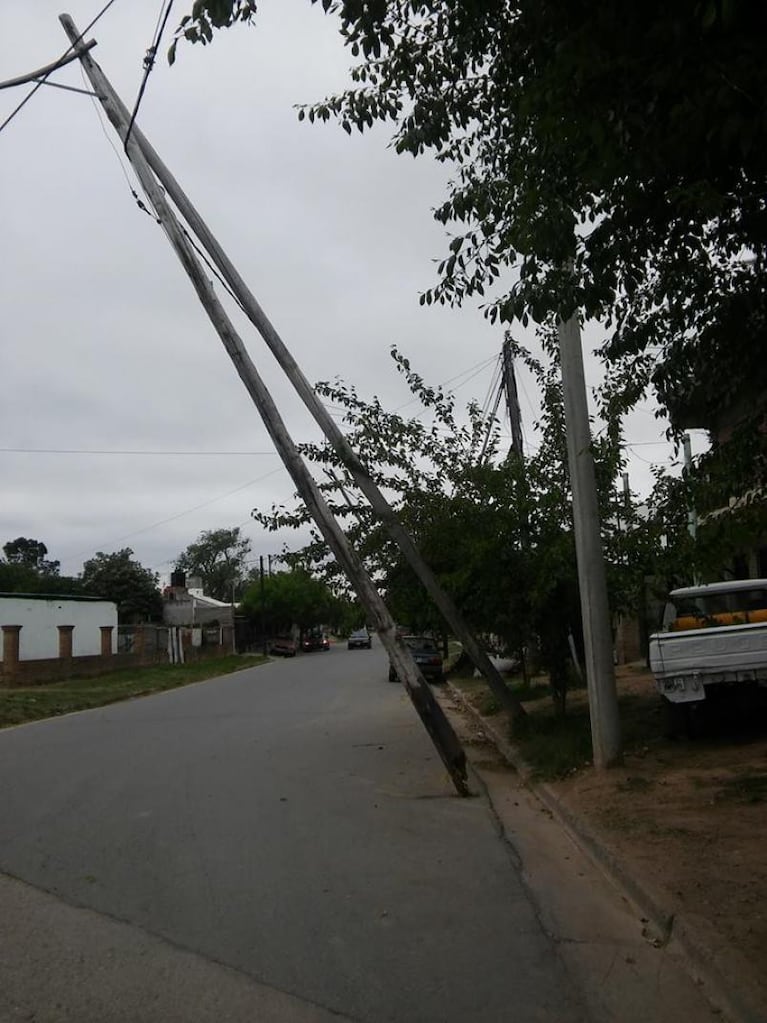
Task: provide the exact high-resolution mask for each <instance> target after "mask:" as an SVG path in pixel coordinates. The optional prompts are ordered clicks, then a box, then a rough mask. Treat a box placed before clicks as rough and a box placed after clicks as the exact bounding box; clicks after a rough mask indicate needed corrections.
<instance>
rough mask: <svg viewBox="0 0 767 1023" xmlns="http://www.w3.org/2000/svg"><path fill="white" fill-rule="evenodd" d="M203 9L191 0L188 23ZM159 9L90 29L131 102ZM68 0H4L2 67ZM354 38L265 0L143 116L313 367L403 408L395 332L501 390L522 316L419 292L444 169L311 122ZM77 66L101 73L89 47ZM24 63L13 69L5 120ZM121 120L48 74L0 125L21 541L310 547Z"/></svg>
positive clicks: (466, 383)
mask: <svg viewBox="0 0 767 1023" xmlns="http://www.w3.org/2000/svg"><path fill="white" fill-rule="evenodd" d="M101 6H103V3H102V0H69V13H70V14H71V15H72V16H73V18H74V20H75V23H76V24H77V25H78V27H79V28H84V26H85V25H86V24H87V23H88V22H89V21H90V20H91V18H92V17H93V16H94V15H95V13H96V12H97V11H98V10H99V8H100V7H101ZM189 8H191V0H177V2H176V5H175V7H174V9H173V13H172V15H171V23H172V24H173V25H174V26H175V24H176V23H177V21H178V20H179V18H180V17H181V15H182V14H184V13H186V12H187V10H188V9H189ZM159 9H160V2H159V0H116V3H115V4H114V5H113V7H112V8H111V9H110V11H109V12H108V13H107V14H106V15H105V16H104V17H103V18H102V20H101V21H100V22H99V23H98V24H97V25H96V26H95V27H94V29H93V31H92V32H91V33H89V37H93V38H95V39H96V40H97V41H98V46H97V47H96V49H95V50H94V51H93V56H94V57H95V59H96V60H97V61H98V62H99V63H100V65H101V67H102V69H103V70H104V72H105V73H106V74H107V76H108V77H109V78H110V79H111V81H112V83H113V84H114V86H115V87H116V89H117V90H118V92H119V93H120V94H121V95H122V97H123V99H124V101H125V102H126V104H127V105H128V106H129V107H131V106H132V105H133V101H134V99H135V96H136V92H137V89H138V85H139V82H140V78H141V74H142V60H143V57H144V53H145V50H146V48H147V47H148V45H149V43H150V42H151V38H152V35H153V32H154V28H155V24H156V21H157V16H158V12H159ZM60 12H61V0H34V2H33V3H31V2H29V0H3V3H2V10H1V11H0V79H2V80H7V79H9V78H12V77H15V76H16V75H19V74H23V73H25V72H27V71H30V70H32V69H34V68H37V67H40V66H42V65H43V64H46V63H49V62H50V61H51V60H54V59H55V58H56V57H58V56H59V55H60V54H61V53H62V52H63V51H64V49H66V45H67V40H66V37H65V35H64V32H63V30H62V28H61V27H60V25H59V23H58V14H59V13H60ZM169 39H170V32H168V35H167V37H166V40H165V42H164V44H163V51H165V49H166V44H167V42H168V41H169ZM349 63H350V55H349V54H348V53H347V52H346V51H344V49H343V47H342V45H341V40H340V37H339V36H338V34H337V29H336V23H335V22H334V20H333V19H332V18H331V17H327V16H324V15H323V14H322V12H321V10H320V9H318V8H317V7H313V6H311V5H310V4H309V2H308V0H279V2H278V0H264V3H263V5H262V11H261V13H260V14H259V18H258V23H257V25H256V27H255V28H238V29H236V30H232V31H229V32H223V33H220V34H219V36H218V37H217V38H216V39H215V41H214V44H213V45H212V46H209V47H200V46H195V47H191V46H184V45H182V46H181V47H180V49H179V56H178V60H177V62H176V64H175V65H174V67H173V68H169V67H168V65H167V62H166V60H165V58H164V52H163V56H162V57H161V58H160V59H158V61H157V64H156V67H155V70H154V72H153V73H152V75H151V76H150V79H149V84H148V88H147V92H146V94H145V97H144V101H143V104H142V107H141V114H140V117H139V123H140V124H141V126H142V129H143V130H144V132H145V134H146V135H147V136H148V137H149V139H150V140H151V141H152V143H153V144H154V146H155V148H156V149H157V150H158V151H159V153H160V155H161V156H162V157H163V159H164V160H165V162H166V163H167V164H168V165H169V166H170V168H171V169H172V170H173V172H174V174H175V176H176V177H177V179H178V180H179V181H180V182H181V184H182V185H183V187H184V188H185V189H186V190H187V192H188V193H189V195H190V197H191V198H192V200H193V202H194V203H195V204H196V205H197V207H198V209H199V210H200V211H201V213H202V214H203V216H204V217H205V218H206V220H207V221H208V224H209V225H210V227H211V228H212V229H213V231H214V233H215V234H216V235H217V236H218V238H219V240H220V242H221V243H222V244H223V245H224V247H225V248H226V249H227V251H228V253H229V255H230V256H231V258H232V259H233V260H234V262H235V264H236V265H237V266H238V268H239V270H240V272H241V274H242V276H243V277H244V278H245V279H246V280H247V281H248V283H249V285H250V287H251V289H252V290H253V292H254V293H255V295H256V297H257V298H258V299H259V301H260V302H261V305H262V306H263V307H264V309H265V310H266V312H267V314H268V315H269V316H270V318H271V319H272V321H273V323H274V324H275V325H276V327H277V329H278V330H279V331H280V333H281V335H282V337H283V339H284V341H285V342H286V343H287V345H288V347H289V348H290V349H291V350H292V352H293V354H294V355H295V356H296V358H297V359H298V361H299V363H300V364H301V366H302V367H303V369H304V371H305V373H306V374H307V376H308V377H309V379H310V380H313V381H316V380H321V379H330V378H333V377H335V376H337V375H338V376H341V377H343V378H344V379H345V380H346V381H348V382H351V383H354V385H355V386H356V387H357V389H358V391H359V392H360V393H361V394H363V395H372V394H377V395H378V396H379V397H380V398H381V400H382V402H383V403H384V404H385V405H387V406H389V407H392V408H395V407H398V406H400V405H402V404H403V403H404V402H406V401H407V400H408V397H409V392H408V391H407V389H406V388H405V386H404V384H403V383H402V381H401V380H400V379H399V378H398V376H397V374H396V372H395V370H394V367H393V364H392V362H391V359H390V357H389V354H388V353H389V348H390V346H391V345H392V344H396V345H397V346H398V347H399V348H400V349H401V351H403V352H404V353H405V354H406V355H407V356H408V357H409V358H410V360H411V362H412V364H413V366H414V368H415V369H417V370H418V371H419V372H420V373H421V374H422V375H423V376H424V377H425V378H426V380H427V381H428V382H429V383H433V384H437V383H442V382H444V381H448V380H451V379H453V378H456V379H455V381H454V385H453V386H455V387H456V395H457V396H458V397H459V398H460V400H461V402H466V401H468V400H469V399H471V398H476V399H477V400H478V401H479V402H480V403H482V401H483V400H484V398H485V396H486V394H487V391H488V388H489V385H490V382H491V376H492V373H493V369H494V359H495V357H496V355H497V354H498V352H499V349H500V345H501V342H502V340H503V333H502V330H501V329H499V328H498V327H495V328H493V327H490V326H489V325H488V324H487V323H486V321H485V320H484V319H483V317H482V315H481V313H480V312H479V311H478V310H477V309H476V307H471V308H466V309H463V310H461V311H455V310H445V309H441V308H438V309H434V308H430V309H426V308H421V307H420V306H419V304H418V295H419V292H420V291H421V290H423V289H424V288H426V287H428V286H430V285H431V284H433V283H434V280H435V277H434V266H433V262H432V261H433V260H434V259H435V258H438V257H439V258H441V257H442V256H443V255H444V252H445V248H446V242H445V240H444V234H443V230H442V228H441V227H440V226H439V225H437V224H435V223H434V221H433V220H432V217H431V209H432V208H433V207H434V206H435V205H436V204H437V203H438V202H439V201H440V199H441V197H442V195H443V194H444V186H445V180H446V171H445V169H444V168H441V167H439V166H438V165H436V164H435V163H434V162H433V161H432V160H431V159H430V158H428V157H425V158H423V159H419V160H413V159H412V158H410V157H397V156H395V154H394V153H393V152H392V151H391V150H390V149H388V148H387V141H388V134H387V132H386V131H385V130H384V129H380V130H379V129H376V130H375V131H373V132H371V133H370V134H369V135H366V136H364V137H362V136H359V135H357V134H355V135H354V136H352V137H351V138H350V137H348V136H347V135H346V134H345V133H344V132H343V131H341V129H340V128H339V127H338V126H337V125H335V124H330V125H324V126H309V125H308V123H304V124H300V123H298V121H297V118H296V112H295V110H294V104H296V103H300V102H309V101H313V100H316V99H320V98H322V97H323V96H325V95H326V94H328V93H330V92H333V91H338V90H339V89H340V88H342V87H343V86H344V84H345V82H346V81H347V69H348V66H349ZM54 80H55V81H58V82H62V83H66V84H70V85H74V86H79V87H83V84H84V83H83V80H82V77H81V74H80V71H79V67H78V66H77V65H76V64H73V65H71V66H70V67H68V68H66V69H64V70H62V71H59V72H57V73H56V75H55V77H54ZM26 88H27V87H24V88H23V89H13V90H6V91H3V92H0V120H4V119H5V117H6V116H7V114H8V113H10V111H11V110H12V109H13V107H14V106H15V105H16V104H17V103H18V102H19V101H20V100H21V98H22V97H23V95H24V93H25V91H26ZM99 111H100V108H99ZM110 139H111V140H112V141H113V142H114V140H115V137H114V135H113V133H112V131H111V129H110V128H109V127H108V126H106V127H103V126H102V125H100V122H99V115H98V114H97V111H96V109H95V108H94V102H93V101H92V100H91V99H89V98H88V97H86V96H81V95H77V94H74V93H71V92H64V91H62V90H59V89H54V88H47V87H44V88H42V89H40V90H38V92H37V94H36V95H35V96H34V97H33V98H32V99H31V101H30V102H29V103H28V104H27V105H26V106H25V108H24V109H23V110H22V111H21V112H20V113H19V115H18V116H17V117H16V118H15V119H14V120H13V121H12V122H11V123H10V124H9V125H8V126H7V127H6V128H5V130H4V131H2V133H0V185H1V186H2V187H1V188H0V209H1V210H2V239H3V264H2V265H3V272H2V275H1V276H0V300H1V302H2V328H1V329H2V348H1V349H0V352H1V354H0V360H1V361H0V399H1V406H0V479H1V480H2V503H1V504H0V546H1V545H2V543H4V542H6V540H7V539H12V538H14V537H16V536H19V535H23V536H31V537H34V538H36V539H39V540H43V541H44V542H45V543H46V544H47V546H48V549H49V555H50V556H51V557H52V558H58V559H60V560H61V563H62V572H66V573H76V572H78V571H79V570H80V568H81V566H82V562H83V560H84V559H85V558H87V557H89V556H90V555H92V554H93V553H94V552H95V551H97V550H103V551H111V550H116V549H119V548H121V547H124V546H130V547H132V548H133V549H134V551H135V552H136V556H137V557H138V559H139V560H140V561H141V562H142V563H143V564H145V565H147V566H148V567H152V568H154V569H155V570H157V571H159V572H160V573H161V574H162V575H163V576H164V575H167V573H168V571H169V570H170V567H171V565H172V562H173V560H174V559H175V557H176V556H177V555H178V554H179V552H180V551H181V550H182V549H183V548H184V547H186V546H187V544H189V543H190V542H191V541H192V540H194V539H195V538H196V537H197V535H198V534H199V533H200V531H202V530H204V529H215V528H218V527H222V526H234V525H241V526H242V527H243V531H244V532H245V533H246V535H248V536H249V537H250V538H251V539H252V543H253V554H254V556H255V557H257V556H258V555H259V554H267V553H276V552H278V551H279V550H280V549H281V547H282V545H283V543H284V542H286V541H287V542H288V543H289V544H290V545H292V546H294V545H295V544H296V543H297V540H296V538H295V536H292V535H291V534H284V535H268V534H264V533H263V532H262V531H261V530H260V529H259V528H258V527H257V526H256V525H255V523H253V522H252V520H250V512H251V509H252V508H254V507H259V508H261V509H263V508H267V507H269V505H270V504H271V503H272V502H273V501H277V502H281V501H285V500H288V499H289V498H290V497H291V494H292V492H293V486H292V484H291V481H290V479H289V477H288V475H287V473H286V472H285V470H284V469H283V468H282V466H281V463H280V461H279V458H278V457H277V455H276V454H275V453H274V452H273V449H272V445H271V442H270V441H269V439H268V437H267V435H266V432H265V430H264V428H263V426H262V425H261V422H260V420H259V417H258V414H257V412H256V410H255V409H254V408H253V406H252V405H251V403H250V399H249V398H248V396H247V395H246V393H245V391H244V389H243V387H242V384H241V383H240V381H239V379H238V378H237V376H236V375H235V373H234V370H233V368H232V366H231V364H230V362H229V360H228V357H227V356H226V355H225V353H224V351H223V348H222V347H221V344H220V341H219V340H218V337H217V335H216V334H215V332H214V331H213V329H212V327H211V326H210V324H209V322H208V320H207V318H206V316H205V314H204V312H203V310H202V309H201V307H200V306H199V304H198V302H197V299H196V297H195V295H194V293H193V291H192V288H191V285H190V284H189V281H188V280H187V278H186V276H185V275H184V273H183V271H182V270H181V267H180V265H179V264H178V262H177V260H176V257H175V256H174V254H173V252H172V251H171V249H170V247H169V245H168V243H167V241H166V239H165V236H164V235H163V233H162V231H161V229H160V228H159V227H157V226H156V225H155V224H154V223H153V221H152V220H151V219H150V218H149V217H147V216H146V215H144V214H143V213H141V211H140V210H139V209H138V208H137V206H136V204H135V202H134V200H133V198H132V196H131V193H130V188H129V186H128V183H127V182H126V178H125V175H124V173H123V170H122V169H121V165H120V159H119V158H118V155H117V154H116V153H115V151H114V150H113V148H112V147H111V146H110V141H109V140H110ZM117 148H118V149H119V144H118V146H117ZM123 163H125V160H124V158H123ZM128 172H129V173H130V169H128ZM515 333H516V335H517V336H518V338H519V339H520V340H522V341H523V342H525V343H533V338H532V336H531V335H530V334H529V333H526V332H524V331H522V330H519V331H518V332H515ZM244 339H245V341H246V343H247V344H248V347H249V349H250V351H251V354H252V355H253V357H254V359H255V360H256V362H257V364H258V365H259V368H260V369H261V370H262V372H263V375H264V376H265V378H266V379H267V382H268V383H269V384H270V386H271V387H272V388H273V393H274V394H275V397H276V399H277V402H278V404H279V406H280V408H281V410H282V411H283V415H284V417H285V418H286V420H287V423H288V425H289V428H290V429H291V431H292V432H293V435H294V438H295V439H296V440H299V441H300V440H308V439H314V438H315V437H316V436H317V431H316V429H315V428H314V426H313V423H312V421H311V420H310V419H309V417H308V415H307V414H306V413H305V412H304V410H303V406H302V405H301V404H300V402H299V400H298V398H297V397H295V396H294V395H293V392H292V391H291V390H290V388H289V386H288V385H287V384H286V383H285V382H284V381H283V379H282V377H281V373H280V371H279V370H278V368H277V367H276V365H275V364H274V363H273V360H272V358H271V356H270V355H269V353H268V352H267V351H266V350H265V348H264V347H263V344H262V343H261V341H260V339H259V338H258V336H257V335H256V334H255V332H253V331H252V330H251V331H250V332H249V333H247V334H246V335H245V336H244ZM586 343H587V348H588V347H589V344H591V345H593V344H594V343H595V335H593V334H591V333H587V336H586ZM589 367H590V368H589V374H590V379H591V381H592V383H593V382H596V379H597V376H596V373H597V370H596V363H595V361H594V360H593V359H592V360H590V363H589ZM520 383H521V394H520V398H521V404H522V415H523V423H524V428H525V434H526V437H527V438H529V439H530V441H531V442H534V434H533V429H532V425H533V420H534V416H535V409H536V404H537V396H536V393H535V386H534V384H533V382H532V380H531V379H530V378H529V377H527V376H526V375H525V374H524V373H521V380H520ZM411 408H413V410H415V407H414V406H411ZM504 429H505V430H506V431H507V432H508V425H507V424H506V425H505V426H504ZM663 431H664V426H663V423H662V422H659V421H658V420H657V419H655V418H654V415H653V406H652V404H651V403H648V404H647V405H646V406H645V407H643V408H641V409H639V410H637V412H636V413H635V414H634V415H633V416H632V417H631V420H630V421H629V424H628V428H627V438H628V440H629V441H630V442H631V443H632V445H633V447H632V448H631V449H629V455H630V473H631V483H632V488H633V489H634V490H635V491H638V492H640V493H642V492H646V490H647V488H648V486H649V482H650V463H651V462H664V461H666V460H668V459H669V458H670V457H671V456H672V452H671V449H670V447H669V446H668V445H666V444H664V443H663ZM9 449H13V450H9ZM15 449H20V450H15ZM33 449H42V450H43V451H46V452H49V453H33ZM69 451H75V452H78V453H75V454H72V453H66V452H69ZM93 452H109V453H108V454H100V453H93ZM121 452H137V453H135V454H125V453H121ZM166 452H170V453H166ZM178 452H183V454H179V453H178ZM211 452H213V454H211Z"/></svg>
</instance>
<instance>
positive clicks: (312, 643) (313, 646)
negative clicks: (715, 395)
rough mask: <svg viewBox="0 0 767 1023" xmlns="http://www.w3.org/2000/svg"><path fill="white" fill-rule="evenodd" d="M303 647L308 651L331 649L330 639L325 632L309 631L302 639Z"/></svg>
mask: <svg viewBox="0 0 767 1023" xmlns="http://www.w3.org/2000/svg"><path fill="white" fill-rule="evenodd" d="M301 649H302V650H303V651H305V652H306V653H309V652H311V651H312V650H330V640H329V639H328V637H327V636H326V635H325V633H324V632H307V633H306V635H305V636H304V638H303V639H302V640H301Z"/></svg>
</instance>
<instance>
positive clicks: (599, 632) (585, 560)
mask: <svg viewBox="0 0 767 1023" xmlns="http://www.w3.org/2000/svg"><path fill="white" fill-rule="evenodd" d="M557 332H558V335H559V357H560V363H561V367H562V393H563V399H564V406H565V423H566V426H567V460H568V463H569V467H570V485H571V487H572V491H573V529H574V533H575V552H576V557H577V560H578V587H579V590H580V596H581V618H582V621H583V643H584V648H585V662H586V665H585V666H586V682H587V685H588V694H589V714H590V717H591V746H592V750H593V753H594V766H595V767H596V768H604V767H609V766H610V765H611V764H614V763H616V762H617V761H618V760H620V756H621V729H620V717H619V714H618V697H617V693H616V689H615V667H614V665H613V640H612V628H611V624H610V606H609V603H608V600H607V575H606V572H605V562H604V557H603V554H602V536H601V531H600V519H599V506H598V503H597V484H596V477H595V474H594V459H593V456H592V453H591V430H590V428H589V410H588V404H587V401H586V380H585V377H584V373H583V350H582V348H581V331H580V324H579V322H578V313H577V311H576V312H575V313H574V314H573V315H572V316H571V317H570V319H569V320H567V322H566V323H565V322H562V321H560V323H559V324H558V327H557Z"/></svg>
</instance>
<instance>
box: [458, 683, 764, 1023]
mask: <svg viewBox="0 0 767 1023" xmlns="http://www.w3.org/2000/svg"><path fill="white" fill-rule="evenodd" d="M447 689H448V690H449V692H450V695H451V696H452V697H453V698H454V699H455V700H456V701H457V702H458V703H459V704H460V705H461V707H462V708H463V709H464V710H465V711H466V713H467V714H468V715H469V716H470V717H471V718H472V719H473V720H474V722H475V723H476V724H477V726H478V727H479V728H481V729H482V731H483V732H484V733H485V735H486V736H487V737H488V739H489V740H490V741H491V742H492V744H493V745H494V746H495V747H496V749H497V750H498V752H499V753H500V754H501V756H502V757H503V758H504V759H505V760H506V761H507V763H508V764H509V765H510V766H511V767H513V768H514V770H515V771H516V772H517V774H518V775H519V777H520V778H521V779H522V781H523V782H524V784H525V785H526V786H527V787H528V788H529V789H530V791H531V792H533V794H534V795H535V796H536V797H537V798H538V799H539V800H540V801H541V803H543V805H544V806H545V807H546V808H547V810H549V811H550V812H551V813H552V814H553V816H554V817H555V818H556V820H557V821H558V822H559V824H560V825H561V826H562V827H563V828H564V829H565V830H566V831H567V832H568V833H569V834H570V836H571V837H572V839H573V840H574V841H575V842H576V843H577V844H578V845H579V846H580V847H581V848H582V849H583V850H584V851H585V852H586V853H587V854H588V855H589V856H590V857H591V859H592V860H593V861H594V862H595V863H596V864H597V865H598V866H599V867H600V868H601V869H602V870H603V871H604V873H605V874H606V875H607V876H608V877H609V878H610V880H611V881H612V882H613V883H614V884H615V885H616V887H617V888H618V889H619V890H620V891H621V892H622V893H623V894H624V895H625V897H626V898H627V899H628V900H629V901H630V902H632V903H633V904H634V906H636V908H637V909H638V910H639V912H640V914H641V915H642V917H643V918H646V919H647V920H648V921H649V922H650V923H651V925H652V928H653V930H654V932H655V935H654V937H652V938H651V940H652V941H653V942H654V943H655V944H657V945H658V946H660V945H666V944H668V943H669V942H670V941H673V942H674V943H675V944H676V945H677V947H678V948H679V950H680V951H681V953H682V955H683V956H684V958H685V960H686V962H687V965H688V968H689V971H690V973H691V974H692V976H693V978H694V979H695V980H696V981H698V982H700V983H701V984H702V985H703V987H704V988H705V990H706V991H707V992H708V994H709V997H710V1000H711V1001H712V1002H713V1003H714V1004H715V1005H716V1006H718V1007H719V1008H721V1009H722V1010H723V1011H724V1012H725V1013H726V1014H727V1016H728V1017H729V1018H730V1019H731V1020H732V1023H764V1020H765V1012H764V1008H763V1007H761V1008H760V1007H759V1005H757V1001H758V1000H759V999H758V998H757V997H756V995H754V997H753V998H751V997H749V995H748V994H745V995H744V994H743V993H742V992H738V993H735V992H733V991H732V986H731V985H730V984H728V982H727V978H726V977H725V975H724V974H723V973H722V972H721V970H720V969H719V967H718V966H717V965H716V964H715V963H714V959H715V955H716V953H715V952H714V950H713V949H711V948H710V947H709V946H708V945H706V944H704V943H703V942H701V941H700V939H699V938H698V937H697V935H696V934H695V933H694V928H693V926H692V925H691V924H690V923H689V922H688V921H686V920H685V919H684V917H682V916H680V915H679V914H678V913H677V914H675V913H673V912H670V911H669V910H668V909H667V908H665V907H664V906H663V905H662V903H661V902H660V901H659V899H658V896H657V895H656V894H654V893H653V892H651V891H650V890H649V888H648V886H647V885H645V884H644V883H643V881H641V880H640V879H638V878H637V877H636V876H635V875H633V874H632V873H630V871H629V870H627V869H626V867H625V866H624V865H623V863H622V862H621V861H620V860H619V859H618V858H617V856H615V855H614V854H613V853H612V852H611V851H610V850H609V849H608V848H606V846H605V845H604V843H603V842H602V840H601V838H600V837H599V835H598V834H596V832H594V831H593V830H592V829H591V828H589V827H588V825H586V824H585V823H584V821H583V820H582V819H580V818H579V817H578V816H577V815H576V814H574V813H573V812H572V811H571V810H570V809H569V807H567V806H566V805H565V803H564V802H563V801H562V800H561V799H560V798H559V796H558V795H557V794H556V793H555V792H554V790H553V789H552V788H551V786H550V785H547V784H546V783H544V782H534V781H533V769H532V768H531V766H530V765H529V764H528V763H527V762H526V761H525V759H524V758H523V757H522V755H521V753H520V752H519V750H518V749H517V748H516V747H515V746H514V745H513V744H512V743H511V742H510V741H509V739H508V738H507V737H506V735H505V734H504V732H503V729H502V728H501V727H500V724H499V723H498V722H496V721H495V720H494V719H492V718H486V717H483V716H482V715H481V714H480V713H479V711H478V710H477V709H476V707H474V706H472V704H471V703H470V702H469V700H468V699H467V698H466V696H465V695H464V694H463V693H462V692H461V690H460V689H458V688H457V687H456V686H454V685H453V684H452V683H451V682H450V681H448V683H447Z"/></svg>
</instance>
